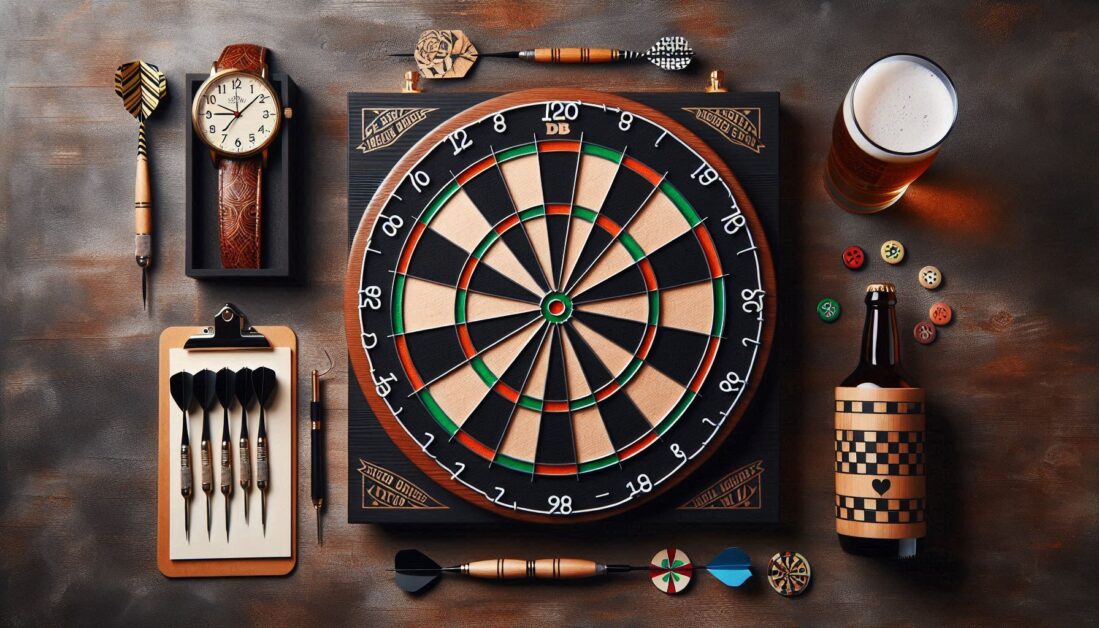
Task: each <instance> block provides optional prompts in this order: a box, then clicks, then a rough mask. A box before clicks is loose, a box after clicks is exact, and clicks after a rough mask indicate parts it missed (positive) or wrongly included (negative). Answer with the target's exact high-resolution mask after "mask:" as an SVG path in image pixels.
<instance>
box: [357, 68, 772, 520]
mask: <svg viewBox="0 0 1099 628" xmlns="http://www.w3.org/2000/svg"><path fill="white" fill-rule="evenodd" d="M576 93H577V92H575V90H574V91H572V92H570V94H576ZM562 94H563V97H561V98H560V99H555V98H553V97H546V96H545V93H544V92H543V93H540V94H537V95H532V96H530V97H529V98H522V97H514V96H516V95H513V97H505V98H506V99H507V102H501V103H500V104H499V105H498V106H492V105H493V103H495V102H497V101H489V103H484V104H482V105H480V106H479V108H478V110H477V115H466V116H459V117H458V118H456V119H455V121H452V122H449V123H447V124H444V125H443V127H440V129H439V130H437V131H435V132H432V133H429V134H428V135H427V136H426V137H425V138H424V139H423V140H422V141H421V142H420V144H419V145H418V146H417V147H416V148H415V149H414V150H413V151H412V153H413V154H414V155H415V157H414V158H413V157H409V158H407V159H406V160H404V161H403V162H402V164H400V165H399V166H398V167H397V168H396V169H395V170H394V171H393V173H391V174H390V175H389V178H388V179H387V180H386V182H385V183H383V184H382V186H381V188H380V191H379V193H378V195H377V196H375V199H374V201H373V202H372V204H371V209H370V211H369V213H368V215H367V216H366V217H364V220H363V223H362V224H361V225H360V228H359V233H358V234H357V236H356V247H355V249H354V250H353V253H352V259H351V263H350V267H349V281H354V283H355V289H356V292H355V297H356V302H355V308H354V311H355V312H356V313H357V314H358V321H357V326H356V329H355V330H354V341H353V344H352V346H351V347H350V350H351V352H352V353H353V356H352V357H353V361H355V355H354V354H356V352H357V354H358V355H362V356H365V358H366V361H365V362H364V364H366V365H368V368H364V369H360V368H359V363H358V362H356V370H357V374H358V377H359V381H360V383H362V384H363V386H364V390H365V389H372V391H373V392H374V393H376V396H377V403H376V404H375V409H376V410H377V411H378V413H379V420H381V421H382V422H383V423H385V422H387V421H388V422H389V425H390V426H395V427H397V428H399V429H389V428H388V427H387V430H388V431H389V433H390V435H391V436H393V437H394V438H395V440H399V441H401V442H399V443H398V444H401V445H402V449H404V451H406V452H409V451H412V452H413V454H415V455H414V456H410V458H412V460H413V462H415V463H416V464H417V465H418V466H420V467H421V468H422V469H424V471H425V472H427V473H429V474H432V476H433V477H439V476H440V475H441V474H440V473H439V472H438V471H439V470H442V472H443V474H445V475H446V476H449V480H450V481H452V482H453V484H454V486H455V488H456V490H458V491H460V493H459V494H461V495H462V496H463V497H465V498H467V499H470V500H471V501H472V502H473V503H475V504H478V505H481V506H483V507H486V508H489V509H493V510H496V511H498V512H500V513H501V514H505V515H510V516H520V517H523V518H536V519H541V520H550V521H568V520H572V519H579V518H592V517H599V516H608V515H611V514H614V513H617V512H620V511H622V510H625V509H627V508H630V507H632V506H634V505H636V504H637V503H640V502H641V501H643V500H645V499H646V498H648V497H649V496H651V495H652V494H655V493H657V492H660V491H662V490H663V489H665V488H667V487H668V486H671V485H673V484H675V483H677V482H678V481H680V480H682V479H683V477H684V476H685V475H688V474H689V473H690V471H691V470H693V468H694V467H695V466H696V465H697V463H698V462H699V461H701V460H702V459H704V458H706V457H708V456H709V454H710V453H712V452H713V450H714V448H716V447H717V446H718V445H720V444H721V441H722V440H723V439H724V438H725V437H726V436H727V435H728V433H729V428H730V426H731V424H732V423H735V422H736V420H737V419H738V418H739V415H740V414H741V413H742V411H743V406H744V405H745V404H746V403H747V401H748V395H745V394H744V392H745V390H746V389H748V388H751V386H749V383H751V382H755V381H758V377H759V375H760V373H759V364H760V362H761V359H762V358H763V357H765V352H766V350H767V345H768V342H769V338H770V329H771V326H772V325H773V321H771V320H768V317H767V316H765V315H764V312H765V311H770V309H771V308H770V304H769V303H766V304H765V300H766V298H767V294H768V293H769V292H770V291H771V290H773V288H769V287H768V286H769V282H770V285H771V286H773V280H772V279H771V266H770V260H769V259H768V258H767V256H766V251H767V247H766V243H765V242H764V241H763V236H762V233H763V230H762V228H761V226H760V225H759V224H758V219H757V217H756V216H755V214H754V212H753V211H752V210H751V209H750V205H749V204H748V203H747V199H745V198H744V197H743V196H742V193H741V192H739V188H738V187H736V186H735V185H733V187H730V184H731V180H727V176H722V175H721V174H720V172H721V171H724V170H725V168H724V166H723V165H721V164H719V163H712V162H713V161H714V159H713V158H712V157H711V159H710V160H707V158H705V157H703V153H705V154H709V155H712V153H710V152H709V151H707V150H703V149H700V148H698V147H699V146H702V144H701V142H700V141H699V140H698V139H697V138H695V137H694V136H693V135H691V134H690V133H689V132H686V131H685V130H684V129H682V128H680V127H678V125H676V124H675V123H673V122H671V121H670V120H667V119H666V118H663V117H662V116H660V115H659V114H656V113H655V112H653V111H651V110H648V109H647V108H645V107H642V106H640V105H637V104H636V103H632V102H631V101H628V100H625V99H622V98H620V97H613V96H609V95H603V94H597V93H594V92H582V93H581V97H579V98H577V97H564V95H565V93H564V92H562ZM457 120H460V122H457ZM360 242H361V243H362V244H360ZM364 370H365V371H366V372H365V374H364Z"/></svg>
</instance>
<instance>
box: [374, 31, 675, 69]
mask: <svg viewBox="0 0 1099 628" xmlns="http://www.w3.org/2000/svg"><path fill="white" fill-rule="evenodd" d="M389 56H391V57H414V58H415V59H416V66H417V67H418V68H419V69H420V74H422V75H423V76H424V78H430V79H436V78H462V77H464V76H465V75H466V73H468V72H469V70H470V69H472V68H473V65H474V64H475V63H476V62H477V59H478V58H479V57H498V58H505V59H519V60H522V61H533V62H534V63H585V64H587V63H622V62H629V61H641V60H646V61H649V62H650V63H652V64H653V65H655V66H656V67H658V68H660V69H661V70H669V71H674V70H683V69H685V68H686V67H687V66H689V65H690V64H691V60H692V59H693V58H694V50H692V49H691V44H690V43H689V42H688V41H687V39H686V38H685V37H661V38H660V39H658V40H657V41H656V43H655V44H653V45H652V46H651V47H650V48H649V49H648V50H645V51H644V52H638V51H636V50H620V49H617V48H534V49H530V50H513V51H510V52H489V53H479V52H478V51H477V48H476V46H474V45H473V42H471V41H470V40H469V38H468V37H466V35H465V33H463V32H462V31H460V30H429V31H424V32H423V33H420V38H419V39H418V40H417V41H416V51H415V52H414V53H399V54H391V55H389Z"/></svg>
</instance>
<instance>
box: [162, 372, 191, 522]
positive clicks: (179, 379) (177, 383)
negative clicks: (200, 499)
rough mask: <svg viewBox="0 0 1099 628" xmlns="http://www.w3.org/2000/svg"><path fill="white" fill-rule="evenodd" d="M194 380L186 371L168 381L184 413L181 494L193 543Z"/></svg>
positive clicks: (180, 447) (184, 515)
mask: <svg viewBox="0 0 1099 628" xmlns="http://www.w3.org/2000/svg"><path fill="white" fill-rule="evenodd" d="M193 385H194V378H193V377H192V376H191V374H190V373H188V372H186V371H180V372H179V373H176V374H175V375H173V376H172V377H171V379H169V380H168V387H169V388H170V389H171V391H172V399H173V400H174V401H175V402H176V405H177V406H179V409H180V410H182V411H183V437H182V438H181V439H180V446H179V492H180V493H181V494H182V495H183V530H184V534H186V535H187V542H188V543H190V542H191V494H192V493H193V492H194V477H192V471H191V451H190V450H191V440H190V438H189V437H188V436H187V411H188V410H190V409H191V404H193V403H194V400H195V397H194V390H192V386H193Z"/></svg>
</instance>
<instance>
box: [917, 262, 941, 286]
mask: <svg viewBox="0 0 1099 628" xmlns="http://www.w3.org/2000/svg"><path fill="white" fill-rule="evenodd" d="M942 282H943V274H942V271H940V270H939V269H938V268H935V267H934V266H924V267H923V268H921V269H920V285H921V286H923V287H924V288H927V289H928V290H934V289H935V288H938V287H939V284H941V283H942Z"/></svg>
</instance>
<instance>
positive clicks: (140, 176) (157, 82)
mask: <svg viewBox="0 0 1099 628" xmlns="http://www.w3.org/2000/svg"><path fill="white" fill-rule="evenodd" d="M114 91H115V93H116V94H118V97H119V98H121V99H122V104H123V105H124V106H125V107H126V111H128V112H129V113H130V115H132V116H133V117H135V118H137V179H136V183H135V185H134V259H135V261H136V262H137V265H138V266H139V267H140V268H141V306H142V308H143V309H144V308H145V307H147V303H148V281H149V280H148V273H149V266H150V265H151V264H152V262H153V212H152V193H151V191H150V187H151V186H150V185H149V156H148V145H147V140H146V137H145V121H146V120H147V119H148V118H149V116H151V115H152V114H153V110H155V109H156V108H157V105H159V104H160V101H161V100H164V99H166V98H167V97H168V81H167V79H165V78H164V73H163V72H161V71H160V69H159V68H157V67H156V66H155V65H153V64H151V63H145V62H144V61H142V60H140V59H138V60H137V61H131V62H129V63H123V64H122V65H120V66H118V69H117V70H116V71H115V75H114Z"/></svg>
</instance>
